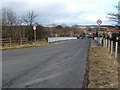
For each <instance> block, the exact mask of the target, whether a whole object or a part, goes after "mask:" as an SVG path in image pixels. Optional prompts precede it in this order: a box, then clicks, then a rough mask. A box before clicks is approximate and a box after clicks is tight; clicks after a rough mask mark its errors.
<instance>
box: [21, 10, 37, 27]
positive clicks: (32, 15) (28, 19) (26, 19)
mask: <svg viewBox="0 0 120 90" xmlns="http://www.w3.org/2000/svg"><path fill="white" fill-rule="evenodd" d="M37 16H38V14H37V13H35V12H34V11H29V12H28V13H27V14H26V15H25V16H23V21H24V22H26V23H27V24H28V25H30V26H32V25H33V24H34V23H36V22H35V19H36V18H37Z"/></svg>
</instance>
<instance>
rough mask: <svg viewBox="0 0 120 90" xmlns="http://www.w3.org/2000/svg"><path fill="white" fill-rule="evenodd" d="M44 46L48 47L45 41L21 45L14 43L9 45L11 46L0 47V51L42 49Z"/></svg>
mask: <svg viewBox="0 0 120 90" xmlns="http://www.w3.org/2000/svg"><path fill="white" fill-rule="evenodd" d="M46 45H49V43H48V42H46V41H38V42H32V43H26V44H22V45H20V44H17V43H14V44H11V46H10V45H5V46H2V47H0V49H1V50H8V49H20V48H30V47H43V46H46Z"/></svg>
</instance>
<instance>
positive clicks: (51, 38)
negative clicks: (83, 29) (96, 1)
mask: <svg viewBox="0 0 120 90" xmlns="http://www.w3.org/2000/svg"><path fill="white" fill-rule="evenodd" d="M72 39H77V37H49V38H48V42H49V43H52V42H60V41H65V40H72Z"/></svg>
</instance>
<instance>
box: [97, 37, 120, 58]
mask: <svg viewBox="0 0 120 90" xmlns="http://www.w3.org/2000/svg"><path fill="white" fill-rule="evenodd" d="M96 41H97V42H98V43H99V44H101V45H102V46H103V47H105V48H107V49H108V51H109V52H110V53H111V55H114V57H115V58H117V59H118V60H120V41H112V40H110V39H105V38H99V39H96Z"/></svg>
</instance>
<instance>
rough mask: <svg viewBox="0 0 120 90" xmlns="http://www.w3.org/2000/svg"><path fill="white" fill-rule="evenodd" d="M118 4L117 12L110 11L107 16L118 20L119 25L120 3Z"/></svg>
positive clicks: (115, 20)
mask: <svg viewBox="0 0 120 90" xmlns="http://www.w3.org/2000/svg"><path fill="white" fill-rule="evenodd" d="M119 4H120V2H119ZM119 4H118V6H115V8H116V10H118V12H117V13H113V12H110V13H108V14H107V15H108V16H107V18H109V19H110V20H112V21H114V22H117V23H118V25H120V5H119Z"/></svg>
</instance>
